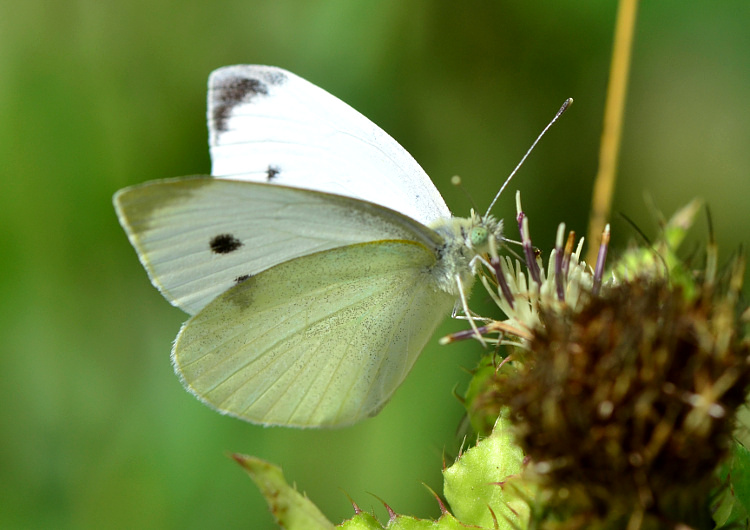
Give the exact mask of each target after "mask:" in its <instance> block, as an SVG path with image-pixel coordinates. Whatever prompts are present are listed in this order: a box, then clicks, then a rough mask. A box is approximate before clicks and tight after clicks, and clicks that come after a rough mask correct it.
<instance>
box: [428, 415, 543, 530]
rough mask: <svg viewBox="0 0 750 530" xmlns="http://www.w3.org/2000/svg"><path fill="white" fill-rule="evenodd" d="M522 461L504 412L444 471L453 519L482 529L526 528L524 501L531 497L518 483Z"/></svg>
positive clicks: (526, 508)
mask: <svg viewBox="0 0 750 530" xmlns="http://www.w3.org/2000/svg"><path fill="white" fill-rule="evenodd" d="M523 458H524V455H523V452H522V451H521V449H520V448H519V447H518V446H517V445H516V444H515V441H514V439H513V435H512V433H511V431H510V422H509V421H508V418H507V413H505V412H504V413H503V414H501V415H500V417H499V418H498V420H497V422H496V423H495V428H494V430H493V431H492V434H491V435H490V436H489V437H487V438H484V439H482V440H480V441H479V442H477V445H476V446H474V447H472V448H470V449H468V450H467V451H466V452H465V453H464V454H462V455H461V456H460V457H459V458H458V460H456V462H455V463H454V464H453V465H452V466H450V467H449V468H447V469H446V470H445V471H443V478H444V482H445V484H444V494H445V498H446V499H447V500H448V502H449V503H450V505H451V508H452V510H453V514H454V515H455V516H456V518H458V520H459V521H461V522H462V523H466V524H473V525H477V526H480V527H482V528H491V529H495V528H497V529H499V530H502V529H508V530H511V529H516V528H519V527H525V526H526V523H527V521H528V515H529V507H528V504H527V503H526V500H525V499H526V498H530V496H529V495H528V492H526V491H524V490H523V489H522V487H521V484H520V480H517V475H518V473H519V472H520V471H521V466H522V464H523Z"/></svg>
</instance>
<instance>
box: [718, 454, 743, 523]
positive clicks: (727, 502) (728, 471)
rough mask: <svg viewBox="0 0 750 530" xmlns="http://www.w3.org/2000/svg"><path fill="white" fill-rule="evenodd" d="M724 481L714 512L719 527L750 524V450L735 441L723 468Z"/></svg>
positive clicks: (722, 477)
mask: <svg viewBox="0 0 750 530" xmlns="http://www.w3.org/2000/svg"><path fill="white" fill-rule="evenodd" d="M720 477H721V479H722V483H724V484H726V486H724V490H723V491H722V492H721V494H720V497H719V500H718V503H717V504H718V506H717V508H716V510H715V512H714V521H715V522H716V526H717V527H724V526H732V527H737V525H740V526H743V527H747V526H749V525H750V451H748V449H747V448H746V447H745V446H743V445H742V444H740V443H739V442H735V444H734V446H733V447H732V453H731V456H730V457H729V460H728V461H727V463H726V465H725V466H723V469H722V470H721V473H720Z"/></svg>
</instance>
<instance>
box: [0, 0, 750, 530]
mask: <svg viewBox="0 0 750 530" xmlns="http://www.w3.org/2000/svg"><path fill="white" fill-rule="evenodd" d="M615 9H616V6H615V3H614V2H613V1H602V0H583V1H582V0H575V1H573V0H567V1H560V0H547V1H534V2H505V1H489V2H488V1H485V2H476V1H467V2H455V1H448V0H418V1H411V2H405V1H403V0H387V1H378V2H374V1H371V2H361V1H354V0H350V1H346V0H337V1H329V0H321V1H315V2H310V1H307V0H274V1H260V0H243V1H218V2H207V1H197V0H186V1H181V2H175V1H171V2H170V1H165V0H148V1H145V0H134V1H130V2H100V1H95V0H79V1H76V2H73V1H71V0H63V1H59V2H51V1H40V0H27V1H25V2H18V1H15V0H2V3H0V168H1V169H0V171H1V175H2V189H1V192H0V230H1V232H0V234H1V236H0V237H2V240H1V244H0V253H1V254H0V263H2V271H0V285H2V297H1V298H0V334H1V336H2V339H3V341H2V343H3V347H2V353H1V354H0V355H1V357H0V381H2V382H1V383H0V429H2V431H1V432H0V527H2V528H62V529H64V528H272V527H273V525H272V519H271V516H270V515H269V514H268V513H267V510H266V507H265V504H264V502H263V500H262V499H261V497H260V495H259V493H258V492H257V491H256V489H255V487H254V486H253V484H252V483H251V482H250V480H249V478H247V477H246V476H245V475H244V473H243V472H242V471H241V470H240V468H239V467H238V466H237V465H235V464H234V463H233V462H232V461H231V460H230V459H228V458H227V456H226V454H227V452H233V451H237V452H243V453H248V454H252V455H256V456H259V457H261V458H265V459H268V460H270V461H272V462H275V463H278V464H281V465H282V466H283V468H284V471H285V474H286V476H287V478H288V479H289V480H290V481H293V482H296V484H297V486H298V488H299V489H300V490H304V491H306V492H307V493H308V495H309V496H310V497H311V498H312V499H313V500H314V501H315V502H316V503H318V505H319V506H320V507H321V508H322V510H323V511H324V512H325V513H326V514H327V515H328V516H329V517H330V518H331V519H332V520H334V521H339V520H341V519H343V518H345V517H347V516H349V515H350V514H351V506H350V504H349V501H348V500H347V497H346V494H348V495H349V496H351V497H352V498H353V499H354V500H355V501H356V502H357V503H358V504H359V505H360V506H361V507H362V508H364V509H371V508H372V509H374V510H375V512H376V513H377V514H378V515H379V516H380V517H381V518H382V517H384V516H385V510H384V509H383V508H382V506H381V505H380V503H379V501H378V500H377V499H375V497H373V496H372V495H371V494H375V495H377V496H379V497H381V498H383V499H384V500H386V501H387V502H388V503H389V504H390V505H391V506H392V507H393V508H394V509H396V510H398V511H400V512H406V513H410V514H413V515H418V516H436V515H438V514H439V509H438V506H437V504H436V503H435V501H434V499H433V498H432V497H431V495H430V493H429V492H428V491H427V490H426V489H425V487H424V486H423V485H422V482H424V483H425V484H427V485H429V486H430V487H432V488H433V489H435V490H436V491H440V490H441V480H440V471H441V467H442V461H443V458H444V455H445V458H447V459H450V458H451V457H452V455H453V454H454V453H455V451H456V448H457V446H458V444H459V443H460V439H459V438H460V437H459V436H457V434H456V432H457V428H458V425H459V424H460V420H461V417H462V412H461V406H460V405H459V403H458V402H457V400H456V399H455V398H454V397H453V396H452V389H453V387H454V386H455V385H458V387H459V390H461V389H463V386H462V385H465V383H466V380H467V375H466V373H465V371H463V368H470V367H471V366H472V365H473V363H474V362H475V361H476V359H477V358H478V356H479V353H480V346H479V345H477V344H474V343H470V344H461V345H455V346H450V347H438V346H437V344H436V342H434V341H433V343H431V344H430V345H429V346H428V347H427V348H426V350H425V352H424V354H423V356H422V358H421V359H420V361H419V362H418V363H417V366H416V368H415V370H414V372H413V373H412V375H411V376H410V377H409V378H408V379H407V381H406V383H405V384H404V386H403V387H402V388H401V389H400V390H399V392H397V394H396V395H395V397H394V399H393V401H392V402H391V404H390V405H389V406H387V407H386V408H385V410H384V411H383V412H382V413H381V414H380V415H379V416H378V417H376V418H374V419H371V420H368V421H365V422H363V423H362V424H359V425H357V426H354V427H352V428H348V429H344V430H337V431H297V430H287V429H266V428H262V427H257V426H254V425H249V424H244V423H242V422H239V421H237V420H233V419H230V418H226V417H222V416H220V415H218V414H216V413H214V412H212V411H211V410H209V409H208V408H207V407H205V406H203V405H201V404H200V403H199V402H198V401H197V400H196V399H194V398H193V397H191V396H190V395H189V394H187V393H186V392H185V391H184V390H183V389H182V387H181V385H180V383H179V381H178V379H177V377H176V376H175V375H174V374H173V372H172V367H171V366H170V361H169V350H170V345H171V341H172V340H173V338H174V336H175V334H176V333H177V330H178V328H179V325H180V323H181V322H182V321H183V320H184V319H185V318H186V316H185V315H184V314H182V313H181V312H180V311H179V310H178V309H175V308H172V307H171V306H170V305H169V304H168V303H167V302H166V301H164V300H163V299H162V298H161V296H160V295H159V294H158V292H157V291H156V290H155V289H154V288H152V287H151V285H150V284H149V282H148V280H147V278H146V274H145V272H144V271H143V269H142V268H141V266H140V264H139V263H138V260H137V258H136V255H135V253H134V251H133V250H132V248H131V247H130V245H129V244H128V242H127V239H126V237H125V235H124V233H123V232H122V230H121V229H120V227H119V225H118V223H117V220H116V218H115V215H114V211H113V208H112V205H111V196H112V194H113V193H114V192H115V191H116V190H117V189H119V188H121V187H124V186H127V185H130V184H135V183H138V182H143V181H146V180H151V179H157V178H164V177H172V176H178V175H186V174H195V173H205V172H207V171H208V169H209V159H208V150H207V144H206V130H205V96H206V94H205V86H206V79H207V76H208V73H209V72H210V71H211V70H213V69H214V68H217V67H219V66H223V65H227V64H233V63H263V64H272V65H278V66H282V67H284V68H287V69H289V70H291V71H293V72H295V73H297V74H299V75H301V76H303V77H305V78H307V79H309V80H311V81H312V82H314V83H316V84H318V85H320V86H322V87H324V88H325V89H327V90H328V91H330V92H332V93H333V94H335V95H337V96H339V97H340V98H341V99H343V100H344V101H347V102H348V103H350V104H351V105H352V106H353V107H355V108H356V109H358V110H360V111H361V112H363V113H364V114H365V115H367V116H368V117H370V118H371V119H372V120H373V121H375V122H376V123H378V124H379V125H381V126H382V127H383V128H384V129H386V130H387V131H388V132H390V133H391V134H392V135H393V136H394V137H395V138H396V139H397V140H399V141H400V142H401V143H402V144H403V145H404V146H405V147H406V148H407V149H408V150H409V151H410V152H411V153H412V154H413V155H414V156H415V158H416V159H417V160H419V161H420V162H421V163H422V165H423V167H424V168H425V169H426V170H427V172H428V173H429V174H430V175H431V176H432V178H433V179H434V181H435V183H436V185H437V186H438V188H439V189H441V190H442V191H443V193H444V196H445V197H446V199H447V202H448V204H449V205H450V206H451V208H452V209H453V211H455V212H456V213H458V214H461V215H465V214H466V213H467V212H468V209H469V208H470V204H469V202H468V201H467V199H466V198H465V197H464V195H463V194H461V193H459V192H457V191H456V190H455V189H451V187H450V184H449V179H450V177H451V176H452V175H454V174H460V175H461V176H462V177H463V180H464V183H465V186H466V188H467V189H468V190H469V192H470V194H471V196H472V197H473V198H474V200H475V201H476V202H477V203H478V204H479V206H480V207H484V206H486V205H487V204H488V202H489V200H490V199H491V196H492V195H493V194H494V192H495V191H496V190H497V188H498V186H499V185H500V183H501V182H502V180H503V179H504V178H505V176H506V175H507V174H508V173H509V171H510V170H511V169H512V168H513V166H514V165H515V164H516V162H517V161H518V160H519V158H520V157H521V155H522V154H523V153H524V151H525V150H526V148H527V147H528V146H529V144H530V143H531V141H532V140H533V138H534V137H535V136H536V134H537V133H538V132H539V131H540V130H541V128H542V127H543V126H544V125H545V124H546V123H547V121H548V120H549V119H550V118H551V117H552V115H553V114H554V112H555V111H556V110H557V108H558V107H559V105H560V104H561V103H562V102H563V100H564V99H565V98H567V97H574V98H575V100H576V103H575V105H574V106H573V107H572V108H571V110H570V111H569V112H568V113H567V114H566V116H565V117H564V119H563V120H562V121H561V122H560V123H559V124H558V125H557V126H556V127H555V128H553V130H552V131H551V132H550V134H549V135H548V136H547V137H546V138H545V139H544V141H543V142H542V143H541V144H540V146H539V148H538V149H537V151H536V152H535V153H534V155H533V156H532V157H531V158H530V159H529V161H528V162H527V164H526V165H525V167H524V168H523V169H522V170H521V172H520V174H519V175H518V177H517V179H516V181H515V183H514V185H513V186H511V189H512V190H515V189H520V190H522V193H523V197H524V206H525V210H526V211H527V213H528V214H529V216H530V218H531V229H532V235H533V236H534V239H535V242H536V243H537V244H538V245H540V246H542V247H543V248H548V246H549V245H550V243H551V242H552V240H553V237H554V231H555V228H556V225H557V223H558V222H559V221H563V220H564V221H566V222H567V223H568V226H569V227H570V228H573V229H575V230H577V231H578V233H580V234H583V233H584V232H585V228H586V221H587V212H588V209H589V200H590V194H591V184H592V178H593V175H594V174H595V171H596V165H597V152H598V140H599V135H600V130H601V121H602V108H603V104H604V94H605V88H606V81H607V74H608V68H609V56H610V49H611V41H612V30H613V22H614V15H615ZM748 28H750V3H748V2H747V1H746V0H734V1H732V0H727V1H724V2H715V1H709V0H703V1H693V2H682V1H676V0H671V1H667V0H662V1H659V2H645V3H643V5H642V6H641V10H640V13H639V25H638V30H637V36H636V40H635V49H634V54H633V69H632V77H631V91H630V95H629V102H628V103H629V106H628V110H627V114H626V126H625V131H624V138H623V148H622V160H621V164H620V168H621V169H620V180H619V184H618V187H617V193H616V197H615V208H616V210H618V211H622V212H625V213H627V214H628V215H629V216H630V217H631V218H633V219H634V220H635V221H636V222H637V223H638V224H639V225H640V226H641V227H642V228H643V229H644V230H645V231H646V232H647V233H649V234H651V235H653V234H654V228H653V226H654V225H653V222H652V219H653V217H652V215H651V213H650V212H649V211H648V209H647V208H646V206H645V202H644V200H643V194H644V192H647V193H649V194H650V195H651V196H652V197H653V199H654V202H655V203H656V204H657V205H658V206H659V207H660V208H661V209H662V210H663V211H664V212H667V213H669V212H672V211H673V210H674V209H675V208H677V207H679V206H681V205H682V204H684V203H686V202H687V201H688V200H689V199H691V198H693V197H694V196H701V197H703V198H705V199H706V201H707V202H708V203H709V204H710V205H711V207H712V210H713V214H714V215H713V217H714V226H715V230H716V234H717V237H718V240H719V243H720V245H721V249H722V256H723V257H724V258H726V257H727V256H728V255H729V254H730V252H731V251H732V250H733V249H735V248H736V247H737V246H738V245H740V244H741V243H743V242H744V243H747V242H748V240H749V239H750V238H748V235H747V232H746V230H747V227H748V225H749V224H750V223H748V213H747V212H748V208H747V202H748V197H750V178H748V175H750V113H749V112H748V109H750V103H749V102H748V96H749V95H750V91H749V90H748V88H750V31H748ZM513 208H514V202H513V192H512V191H511V192H509V193H507V194H506V195H505V196H504V197H503V198H501V200H500V201H499V203H498V206H497V208H496V213H497V214H498V215H499V216H502V217H504V218H506V219H508V220H511V219H512V216H513V212H514V210H513ZM512 224H513V223H511V228H510V230H509V233H510V234H511V235H515V229H514V228H513V226H512ZM698 225H699V226H698V227H697V230H696V234H697V235H696V238H695V240H694V241H695V242H699V241H700V239H701V238H702V237H705V233H706V228H705V225H706V223H705V220H704V218H701V219H700V220H699V222H698ZM613 231H614V244H615V246H617V245H620V246H622V245H623V244H624V243H625V242H626V241H627V240H629V239H631V238H632V237H633V230H632V229H631V228H630V227H629V226H628V225H627V224H626V223H624V222H623V221H622V220H620V219H619V218H617V217H615V218H614V220H613ZM483 302H484V300H483V297H482V296H481V294H479V293H478V292H477V294H476V295H475V298H474V299H473V300H472V306H473V307H475V308H477V309H479V310H480V311H482V307H483V306H482V304H483ZM486 311H487V312H489V311H490V309H486ZM460 328H461V325H460V323H456V322H446V324H445V326H444V328H443V329H442V330H441V331H442V332H443V333H447V332H449V331H451V330H457V329H460ZM344 492H345V493H346V494H345V493H344Z"/></svg>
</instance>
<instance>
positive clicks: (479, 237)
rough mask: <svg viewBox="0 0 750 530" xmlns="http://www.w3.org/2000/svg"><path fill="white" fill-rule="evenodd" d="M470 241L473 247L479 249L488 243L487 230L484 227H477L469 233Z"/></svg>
mask: <svg viewBox="0 0 750 530" xmlns="http://www.w3.org/2000/svg"><path fill="white" fill-rule="evenodd" d="M469 241H470V242H471V246H472V247H477V246H479V245H482V244H484V243H485V242H486V241H487V229H486V228H485V227H483V226H475V227H474V228H472V229H471V232H469Z"/></svg>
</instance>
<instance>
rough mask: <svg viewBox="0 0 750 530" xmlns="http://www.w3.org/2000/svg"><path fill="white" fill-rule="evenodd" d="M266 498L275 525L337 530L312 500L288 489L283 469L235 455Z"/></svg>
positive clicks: (307, 529)
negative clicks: (334, 529)
mask: <svg viewBox="0 0 750 530" xmlns="http://www.w3.org/2000/svg"><path fill="white" fill-rule="evenodd" d="M232 458H234V459H235V460H236V461H237V462H238V463H239V464H240V465H241V466H242V467H243V468H244V469H245V471H247V474H248V475H250V478H252V479H253V482H255V484H256V485H257V486H258V488H259V489H260V492H261V493H262V494H263V496H264V497H265V498H266V502H267V503H268V507H269V509H270V510H271V513H272V514H273V517H274V519H276V523H277V524H278V525H279V526H280V527H281V528H288V529H289V530H298V529H299V530H318V529H325V530H332V529H333V528H334V526H333V523H331V522H330V521H329V520H328V519H326V517H325V516H324V515H323V514H322V513H321V512H320V510H318V508H317V506H315V505H314V504H313V503H312V502H311V501H310V499H308V498H307V497H306V496H304V495H302V494H301V493H299V492H298V491H297V490H296V489H294V488H293V487H291V486H289V484H287V483H286V480H285V479H284V474H283V473H282V472H281V468H279V467H277V466H274V465H273V464H270V463H268V462H266V461H265V460H261V459H260V458H255V457H253V456H246V455H240V454H233V455H232Z"/></svg>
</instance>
